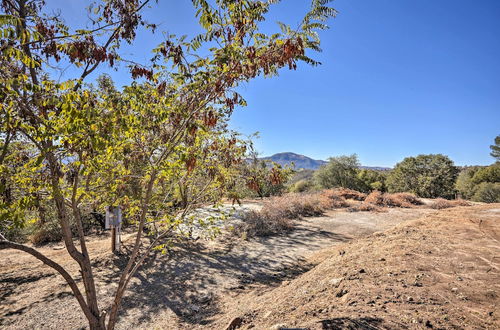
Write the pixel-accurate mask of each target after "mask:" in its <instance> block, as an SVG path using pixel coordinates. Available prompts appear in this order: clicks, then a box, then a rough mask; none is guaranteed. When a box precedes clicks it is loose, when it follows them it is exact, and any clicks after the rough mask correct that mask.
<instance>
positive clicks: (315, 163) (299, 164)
mask: <svg viewBox="0 0 500 330" xmlns="http://www.w3.org/2000/svg"><path fill="white" fill-rule="evenodd" d="M261 159H263V160H270V161H273V162H275V163H277V164H280V165H290V164H291V163H294V164H295V168H296V169H300V168H303V169H306V170H317V169H318V168H320V167H321V165H324V164H326V163H327V162H326V161H324V160H316V159H312V158H310V157H307V156H304V155H299V154H296V153H293V152H280V153H277V154H274V155H272V156H269V157H262V158H261ZM359 168H364V169H369V170H375V171H388V170H390V168H389V167H378V166H377V167H376V166H360V167H359Z"/></svg>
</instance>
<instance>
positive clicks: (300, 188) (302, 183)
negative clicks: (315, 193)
mask: <svg viewBox="0 0 500 330" xmlns="http://www.w3.org/2000/svg"><path fill="white" fill-rule="evenodd" d="M313 185H314V184H313V182H312V181H311V180H306V179H302V180H299V181H297V182H295V183H294V184H293V185H292V186H291V187H290V192H292V193H301V192H305V191H309V190H311V189H312V187H313Z"/></svg>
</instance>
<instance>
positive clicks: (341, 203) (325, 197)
mask: <svg viewBox="0 0 500 330" xmlns="http://www.w3.org/2000/svg"><path fill="white" fill-rule="evenodd" d="M319 196H320V198H321V202H322V205H323V206H324V207H325V208H326V209H339V208H344V207H349V206H350V204H349V203H348V202H347V201H346V200H345V198H344V197H342V196H341V194H340V193H339V190H333V189H326V190H323V191H322V192H321V193H320V194H319Z"/></svg>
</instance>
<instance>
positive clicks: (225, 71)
mask: <svg viewBox="0 0 500 330" xmlns="http://www.w3.org/2000/svg"><path fill="white" fill-rule="evenodd" d="M149 2H150V0H103V1H98V2H97V3H95V4H94V5H93V10H92V11H89V13H88V15H89V16H90V18H91V20H92V22H93V23H94V24H95V25H94V28H93V29H79V28H78V27H74V26H69V25H67V24H66V23H65V22H64V21H63V19H62V18H61V17H60V16H58V15H55V16H54V15H52V14H51V13H50V11H49V10H47V8H46V7H45V2H44V1H41V0H9V1H2V2H1V4H0V6H1V10H2V12H1V15H0V31H1V33H0V37H1V39H0V52H1V53H2V56H1V58H0V81H1V84H0V100H1V106H0V118H1V120H0V123H1V132H0V137H1V150H0V169H1V172H0V177H1V180H2V184H3V186H2V187H4V188H3V190H2V191H3V198H2V202H1V212H0V214H1V216H0V221H1V222H2V226H1V227H0V228H2V229H4V228H7V230H9V229H12V228H14V227H16V226H22V225H23V222H25V221H26V220H27V217H26V216H25V215H26V213H27V212H29V211H30V210H31V209H32V208H33V207H36V198H32V196H33V195H32V193H42V192H43V193H44V194H47V196H48V197H49V198H47V199H48V200H50V202H51V203H52V205H53V207H54V209H55V211H56V217H57V220H58V222H59V226H60V228H61V233H62V237H63V241H64V244H65V247H66V250H67V252H68V254H69V256H70V257H71V258H73V259H74V260H75V261H76V262H77V263H78V265H79V267H80V274H81V278H82V280H81V284H79V283H78V282H77V281H76V280H75V278H74V277H73V276H72V275H71V274H70V273H68V271H67V270H66V269H64V268H63V267H62V266H61V265H59V264H58V263H57V262H55V261H54V260H52V259H50V258H49V257H47V256H45V255H43V254H42V253H40V252H39V251H37V250H36V249H34V248H32V247H30V246H27V245H23V244H20V243H16V242H13V241H10V240H8V239H7V237H6V236H7V235H4V234H0V249H6V248H12V249H18V250H21V251H24V252H27V253H29V254H31V255H32V256H34V257H36V258H38V259H39V260H40V261H42V262H43V263H45V264H46V265H48V266H49V267H52V268H53V269H54V270H55V271H57V272H58V273H59V274H60V275H62V276H63V277H64V279H65V280H66V282H67V284H68V285H69V287H70V288H71V290H72V292H73V295H74V296H75V298H76V299H77V301H78V303H79V305H80V307H81V309H82V311H83V313H84V315H85V317H86V318H87V320H88V322H89V326H90V328H91V329H104V328H108V329H113V328H114V327H115V324H116V322H117V317H118V311H119V309H120V306H121V301H122V297H123V295H124V293H125V290H126V288H127V286H128V283H129V282H130V280H131V278H132V277H133V276H134V274H135V273H136V271H137V270H138V268H139V267H140V266H141V264H142V263H143V261H144V260H145V258H146V257H147V255H148V253H149V252H150V251H151V250H152V249H157V248H162V246H164V244H167V243H169V242H171V240H172V239H174V238H175V235H176V233H178V232H179V230H178V229H179V228H180V225H182V224H187V225H189V224H191V223H192V220H191V219H192V218H191V217H190V216H189V211H190V210H191V209H192V208H194V207H195V206H196V205H197V203H198V202H199V201H200V200H210V201H213V202H216V201H217V200H218V199H219V198H220V196H221V193H220V192H223V191H225V190H226V189H227V186H226V183H227V182H228V181H229V180H227V177H228V176H230V174H231V169H232V168H233V167H234V165H235V164H238V163H239V162H241V160H242V155H243V154H244V146H243V145H242V143H241V141H239V140H238V139H237V137H235V134H234V133H233V132H231V131H230V130H228V129H227V120H228V119H229V117H230V115H231V114H232V112H233V110H234V109H235V107H237V106H243V105H245V101H244V100H243V98H242V97H241V96H240V95H239V94H237V93H236V92H235V91H234V90H235V88H236V87H238V85H239V84H240V83H242V82H247V81H249V80H251V79H253V78H255V77H257V76H260V75H264V76H273V75H276V74H278V70H279V69H281V68H284V67H288V68H290V69H295V68H296V66H297V63H298V61H305V62H307V63H310V64H313V65H314V64H318V63H317V62H315V61H314V60H312V59H310V58H309V57H307V55H306V53H305V51H306V50H307V49H313V50H319V39H318V35H317V31H318V30H321V29H324V28H326V26H325V25H324V24H323V22H324V21H325V20H327V19H328V18H329V17H331V16H334V15H335V11H334V10H333V9H331V8H329V7H327V2H328V1H325V0H312V8H311V11H310V12H308V13H307V14H306V15H305V17H304V19H303V20H302V21H301V23H300V24H299V27H298V28H297V29H295V30H294V29H291V28H290V27H289V26H288V25H285V24H281V25H280V27H281V32H280V33H275V34H272V35H266V34H263V33H261V32H260V30H259V24H258V23H259V22H261V21H263V20H264V19H265V18H266V14H267V13H268V11H269V9H270V7H271V4H272V3H276V2H277V1H269V3H267V2H260V1H249V0H236V1H235V0H217V1H216V2H215V4H216V7H215V8H214V7H213V6H212V5H211V3H209V2H208V1H205V0H193V5H194V6H195V8H196V9H197V13H198V14H197V15H198V19H199V23H200V25H201V27H202V28H203V29H204V32H203V33H201V34H200V35H198V36H196V37H194V38H193V39H192V40H191V41H188V40H187V39H186V38H185V37H180V38H177V37H175V36H172V35H167V36H166V40H165V42H163V43H161V44H160V45H158V47H156V48H155V49H154V50H153V51H154V57H153V59H152V62H151V63H148V64H147V65H146V64H133V65H130V73H131V76H132V78H133V79H135V81H134V82H133V83H132V84H130V85H129V86H125V87H124V88H123V90H119V91H118V90H116V89H115V88H114V87H113V85H112V82H111V81H110V80H109V79H106V78H103V79H101V80H100V81H99V87H98V88H96V87H92V86H88V85H87V84H86V83H85V78H87V77H88V76H89V75H90V74H91V73H92V72H94V71H95V70H96V69H97V68H98V67H100V66H106V65H108V66H111V67H113V66H115V65H116V64H117V63H118V62H120V61H122V60H123V58H122V56H121V55H120V46H121V44H122V43H124V42H126V43H132V42H133V40H134V38H135V36H136V33H137V29H138V27H140V26H145V27H148V28H151V29H154V28H155V27H156V26H155V25H154V24H149V23H148V22H146V21H144V19H143V18H142V15H141V12H142V9H143V8H144V7H145V6H147V5H148V4H149ZM202 50H203V51H202ZM127 63H129V62H127ZM68 65H72V66H74V67H75V70H73V71H71V72H76V70H77V68H80V70H81V71H80V73H79V74H78V75H77V76H75V77H72V78H71V79H68V80H65V81H56V79H55V77H57V75H58V74H59V72H57V71H58V68H64V67H67V66H68ZM61 70H62V69H61ZM18 144H22V145H23V148H25V150H28V152H29V157H17V158H16V156H13V155H15V154H16V152H15V150H14V148H16V146H17V145H18ZM12 171H13V172H12ZM200 178H203V180H200ZM9 189H10V191H12V190H13V189H14V190H15V191H16V193H14V194H12V193H10V192H8V190H9ZM9 194H10V195H9ZM106 205H120V206H122V208H123V210H124V214H125V217H126V218H127V219H128V220H129V221H130V222H131V223H133V224H134V225H135V226H136V229H137V231H136V238H135V240H134V244H133V246H130V249H129V251H130V252H129V254H128V262H127V263H126V265H125V267H124V268H123V270H122V272H121V274H120V278H119V282H118V285H117V288H116V291H115V294H114V299H113V302H112V304H111V305H110V306H108V307H107V308H106V307H104V306H100V304H99V299H98V294H97V292H98V290H97V288H96V284H95V278H94V271H95V269H94V267H96V266H93V265H92V263H91V258H90V255H89V251H88V249H87V246H86V239H85V232H84V229H83V221H82V215H83V213H84V211H85V210H86V209H88V208H95V209H100V210H102V209H103V208H104V207H105V206H106ZM5 223H6V224H7V225H6V226H4V225H3V224H5ZM72 223H73V224H75V227H76V234H75V233H74V232H73V231H72V228H71V224H72ZM145 228H149V229H150V231H149V233H150V234H149V237H148V239H145V238H144V229H145ZM173 237H174V238H173ZM169 240H170V241H169ZM165 241H167V242H165Z"/></svg>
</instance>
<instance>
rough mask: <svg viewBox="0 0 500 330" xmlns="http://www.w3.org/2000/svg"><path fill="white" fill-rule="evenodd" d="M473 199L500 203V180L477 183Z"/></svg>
mask: <svg viewBox="0 0 500 330" xmlns="http://www.w3.org/2000/svg"><path fill="white" fill-rule="evenodd" d="M472 199H473V200H474V201H476V202H483V203H500V182H496V183H492V182H482V183H480V184H479V185H477V187H476V189H475V193H474V196H473V197H472Z"/></svg>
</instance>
